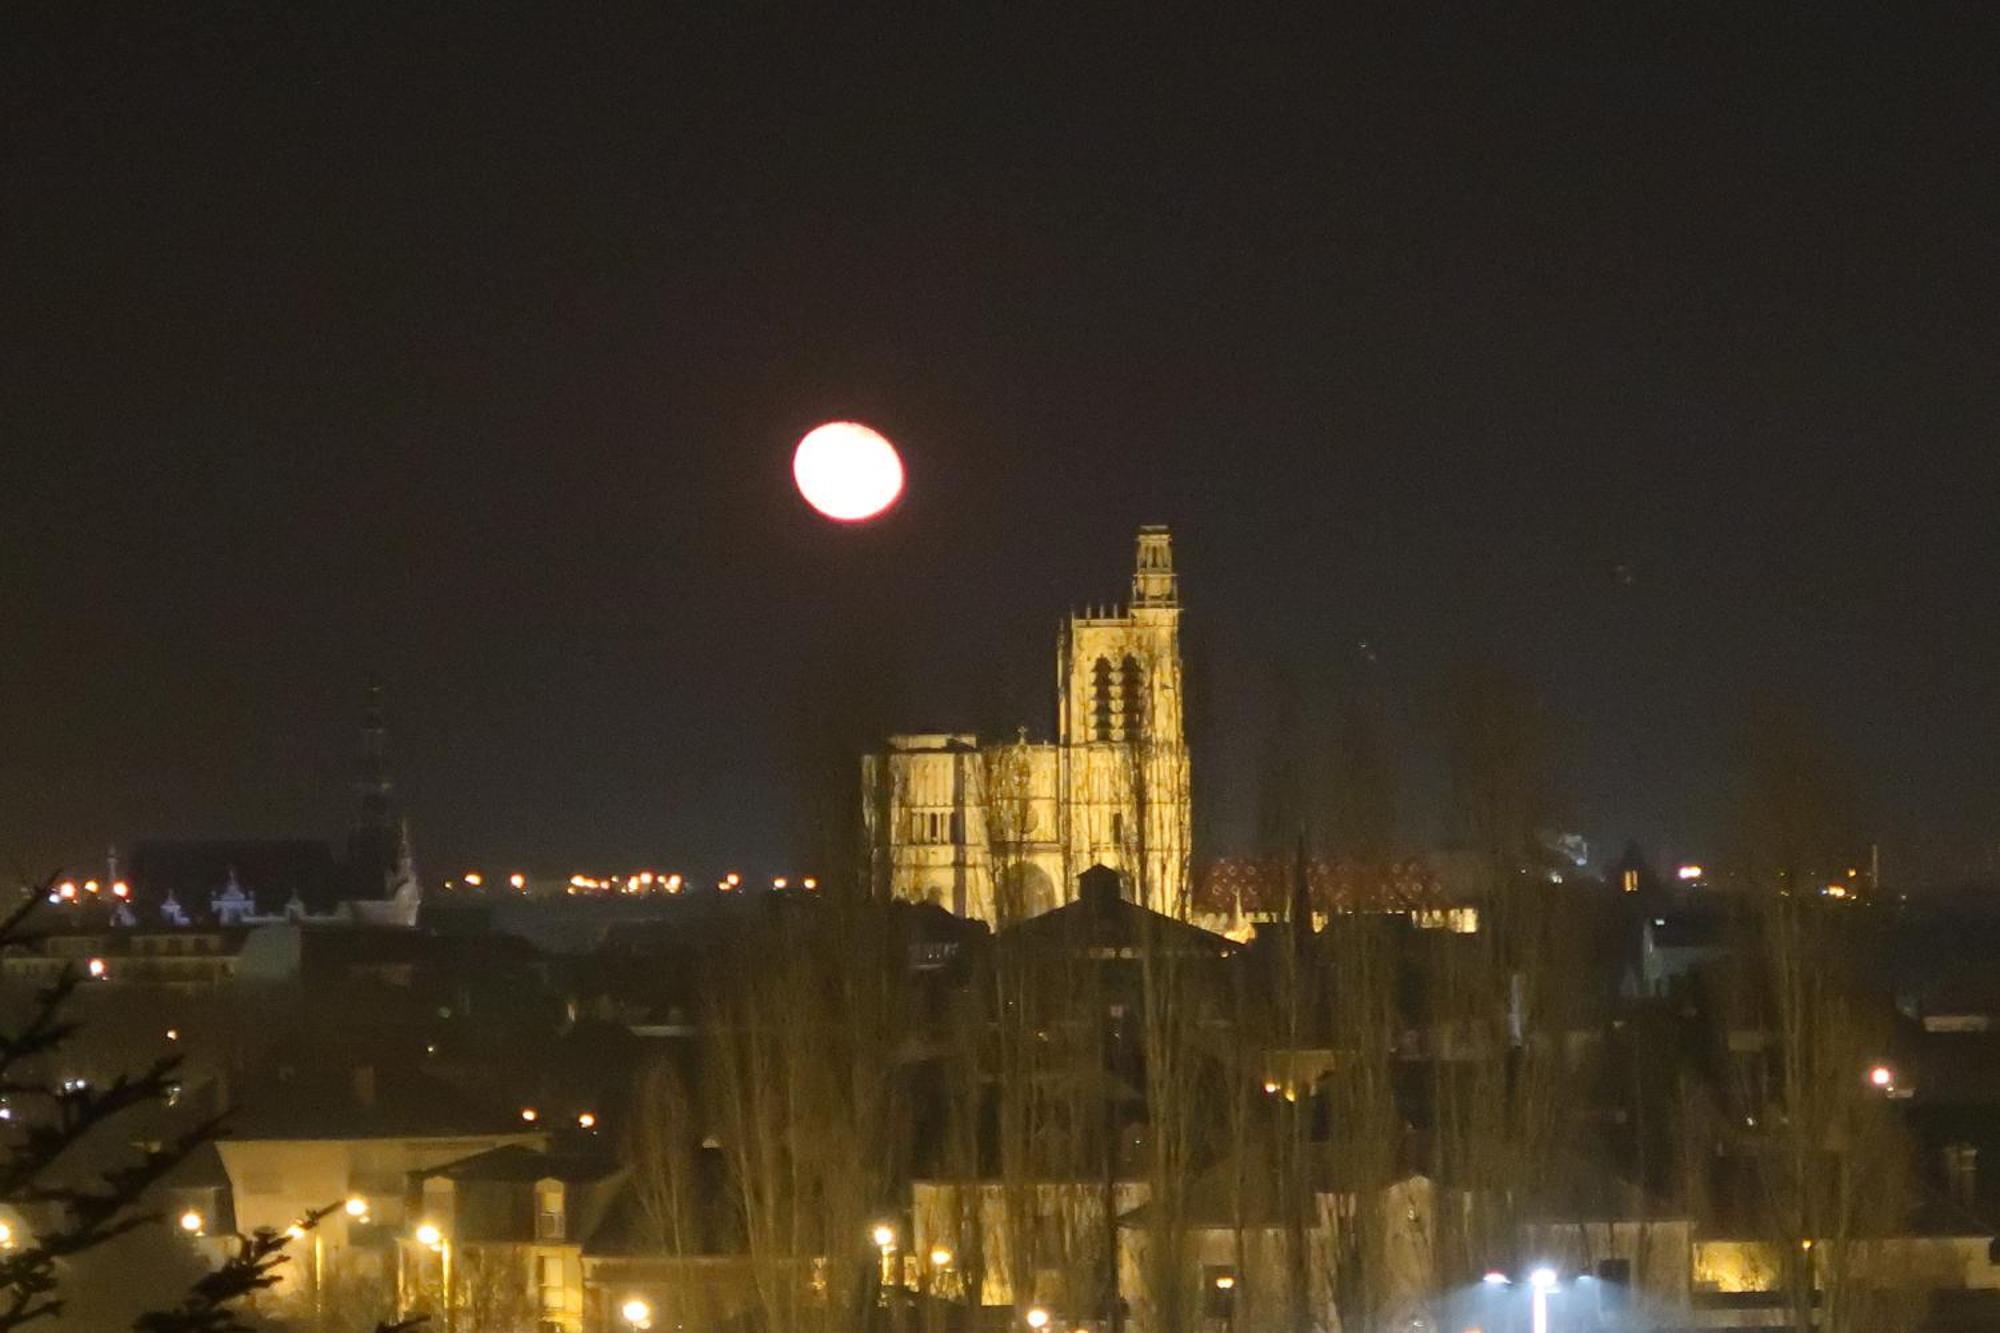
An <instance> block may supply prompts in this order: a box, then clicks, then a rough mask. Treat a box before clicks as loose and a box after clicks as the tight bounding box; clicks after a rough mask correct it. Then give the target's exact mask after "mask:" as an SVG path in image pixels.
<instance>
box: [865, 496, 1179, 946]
mask: <svg viewBox="0 0 2000 1333" xmlns="http://www.w3.org/2000/svg"><path fill="white" fill-rule="evenodd" d="M1180 622H1181V604H1180V588H1179V584H1178V582H1177V580H1176V577H1175V574H1174V560H1173V543H1172V539H1171V538H1170V536H1169V534H1168V532H1167V530H1166V528H1164V527H1158V526H1148V527H1142V528H1141V529H1139V540H1138V551H1137V556H1136V561H1135V568H1134V570H1133V574H1132V599H1131V602H1130V604H1129V605H1127V606H1125V607H1122V608H1121V607H1106V608H1097V609H1094V610H1091V611H1087V612H1085V613H1081V614H1072V615H1071V616H1070V617H1069V619H1068V620H1067V621H1066V622H1065V623H1064V625H1063V628H1062V633H1061V635H1060V638H1059V640H1058V644H1057V649H1056V739H1055V740H1054V741H1053V742H1035V741H1030V740H1028V739H1027V733H1026V731H1025V730H1023V732H1022V733H1021V734H1020V736H1018V737H1017V738H1016V739H1013V740H1006V741H999V742H986V743H982V742H981V741H980V739H979V738H978V737H977V736H974V735H970V734H967V733H961V732H945V733H928V734H911V735H899V736H891V737H890V738H889V739H888V742H887V744H886V746H885V747H884V748H883V749H882V750H881V751H879V752H877V753H875V754H870V755H866V756H864V757H863V759H862V799H863V819H864V824H865V827H866V829H867V833H868V843H869V848H870V851H871V857H872V871H873V875H874V878H875V883H876V885H877V888H878V891H881V892H885V893H888V894H892V895H894V896H895V897H898V898H902V899H906V900H909V901H915V902H925V901H928V902H935V903H937V904H939V905H940V906H942V907H945V908H947V909H948V910H950V911H952V912H954V913H956V914H958V915H960V916H966V917H974V918H977V919H979V920H982V921H986V922H988V923H990V924H994V925H1001V924H1005V923H1006V922H1009V921H1014V920H1019V919H1021V918H1023V917H1027V916H1032V915H1034V914H1035V913H1037V912H1043V911H1047V910H1048V909H1049V908H1051V907H1056V906H1059V905H1060V904H1062V903H1065V902H1067V901H1069V900H1070V899H1071V898H1072V897H1073V896H1074V895H1075V892H1076V881H1077V876H1079V875H1081V874H1082V873H1083V872H1084V871H1085V870H1088V869H1090V868H1091V867H1092V866H1096V865H1103V866H1109V867H1111V868H1112V869H1114V870H1117V871H1118V872H1119V875H1120V877H1121V879H1122V880H1123V882H1124V889H1125V893H1126V896H1127V897H1129V898H1131V899H1133V900H1134V901H1136V902H1139V903H1141V904H1143V905H1145V906H1147V907H1151V908H1153V909H1154V910H1156V911H1160V912H1165V913H1168V914H1169V915H1173V916H1182V917H1184V916H1186V915H1187V910H1188V891H1189V886H1190V875H1189V868H1188V866H1189V862H1188V858H1189V852H1190V835H1191V829H1192V823H1193V820H1192V813H1191V810H1192V807H1191V805H1190V800H1189V796H1190V792H1189V785H1188V750H1187V736H1186V730H1185V726H1184V722H1183V706H1182V697H1183V688H1182V678H1181V677H1182V672H1181V652H1180Z"/></svg>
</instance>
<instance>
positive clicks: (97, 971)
mask: <svg viewBox="0 0 2000 1333" xmlns="http://www.w3.org/2000/svg"><path fill="white" fill-rule="evenodd" d="M88 966H89V968H90V975H91V976H93V977H96V978H98V979H99V980H102V979H103V977H104V973H105V972H106V970H107V969H106V967H105V964H104V960H103V959H102V958H93V959H91V960H90V962H89V964H88Z"/></svg>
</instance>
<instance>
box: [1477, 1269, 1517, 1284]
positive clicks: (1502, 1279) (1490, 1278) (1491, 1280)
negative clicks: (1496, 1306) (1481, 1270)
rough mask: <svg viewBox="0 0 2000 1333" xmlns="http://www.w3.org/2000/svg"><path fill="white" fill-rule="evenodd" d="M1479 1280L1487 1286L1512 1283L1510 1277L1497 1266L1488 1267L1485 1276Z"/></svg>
mask: <svg viewBox="0 0 2000 1333" xmlns="http://www.w3.org/2000/svg"><path fill="white" fill-rule="evenodd" d="M1479 1280H1480V1281H1481V1282H1484V1283H1485V1284H1486V1285H1487V1286H1489V1287H1505V1286H1509V1285H1511V1284H1512V1279H1511V1278H1509V1277H1508V1276H1507V1275H1506V1274H1505V1273H1503V1272H1501V1271H1500V1270H1499V1269H1497V1268H1490V1269H1488V1270H1487V1272H1486V1276H1485V1277H1482V1278H1480V1279H1479Z"/></svg>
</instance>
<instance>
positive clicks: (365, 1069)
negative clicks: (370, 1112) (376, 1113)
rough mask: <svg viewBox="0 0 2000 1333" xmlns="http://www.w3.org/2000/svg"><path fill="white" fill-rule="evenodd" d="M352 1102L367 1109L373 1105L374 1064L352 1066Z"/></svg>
mask: <svg viewBox="0 0 2000 1333" xmlns="http://www.w3.org/2000/svg"><path fill="white" fill-rule="evenodd" d="M354 1104H355V1105H356V1106H359V1107H361V1108H362V1109H363V1110H367V1109H369V1108H371V1107H373V1106H374V1105H375V1066H374V1065H356V1066H354Z"/></svg>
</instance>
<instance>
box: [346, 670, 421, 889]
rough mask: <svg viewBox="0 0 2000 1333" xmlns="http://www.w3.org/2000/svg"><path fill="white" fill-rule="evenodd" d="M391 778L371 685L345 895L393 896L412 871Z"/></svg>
mask: <svg viewBox="0 0 2000 1333" xmlns="http://www.w3.org/2000/svg"><path fill="white" fill-rule="evenodd" d="M394 790H395V784H394V783H393V782H391V781H390V779H389V759H388V727H387V725H386V724H385V723H384V721H383V717H382V686H381V683H380V682H379V681H377V682H371V683H370V684H369V686H368V692H367V694H366V695H365V696H363V699H362V705H361V749H360V751H359V752H358V753H357V754H356V756H355V764H354V826H353V828H352V829H351V830H350V831H349V832H348V835H347V896H349V897H353V898H364V899H368V898H383V897H387V896H390V895H392V894H393V893H394V892H395V890H396V887H397V885H398V883H399V882H400V880H401V878H403V877H404V872H406V871H407V869H408V859H409V833H408V831H407V828H406V826H405V824H404V822H403V821H401V820H399V819H397V818H396V808H395V801H394V797H393V795H392V793H393V792H394Z"/></svg>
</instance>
